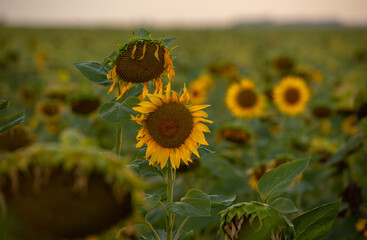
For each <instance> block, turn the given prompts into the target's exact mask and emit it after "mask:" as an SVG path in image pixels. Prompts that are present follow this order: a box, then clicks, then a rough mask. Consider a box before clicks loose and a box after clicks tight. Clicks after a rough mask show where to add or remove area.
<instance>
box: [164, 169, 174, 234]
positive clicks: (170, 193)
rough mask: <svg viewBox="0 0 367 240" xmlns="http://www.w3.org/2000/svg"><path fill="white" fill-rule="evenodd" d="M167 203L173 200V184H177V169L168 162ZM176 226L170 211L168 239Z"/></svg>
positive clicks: (167, 229) (167, 226) (167, 227)
mask: <svg viewBox="0 0 367 240" xmlns="http://www.w3.org/2000/svg"><path fill="white" fill-rule="evenodd" d="M167 165H168V166H167V205H168V204H170V203H172V202H173V186H174V184H175V178H176V171H174V170H173V168H172V166H171V164H169V163H168V164H167ZM173 226H174V216H173V215H172V214H170V213H168V217H167V221H166V231H167V240H172V231H173Z"/></svg>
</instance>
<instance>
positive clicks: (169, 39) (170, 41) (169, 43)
mask: <svg viewBox="0 0 367 240" xmlns="http://www.w3.org/2000/svg"><path fill="white" fill-rule="evenodd" d="M175 40H176V38H164V39H163V41H162V43H163V44H164V45H165V46H167V47H168V46H170V45H171V44H172V43H173V42H174V41H175Z"/></svg>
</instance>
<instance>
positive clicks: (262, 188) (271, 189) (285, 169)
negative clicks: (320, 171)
mask: <svg viewBox="0 0 367 240" xmlns="http://www.w3.org/2000/svg"><path fill="white" fill-rule="evenodd" d="M308 163H309V159H300V160H295V161H292V162H289V163H284V164H282V165H280V166H279V167H277V168H275V169H273V170H271V171H269V172H267V173H266V174H264V176H263V177H262V178H261V179H260V181H259V183H258V185H257V186H258V189H259V193H260V196H261V198H262V199H263V201H265V202H267V201H268V200H270V199H272V198H275V197H278V196H279V195H281V194H282V193H284V192H285V191H286V190H287V188H288V187H289V185H291V184H292V182H293V181H294V180H296V178H297V177H298V176H299V175H300V174H301V173H302V172H303V171H304V170H305V169H306V167H307V165H308Z"/></svg>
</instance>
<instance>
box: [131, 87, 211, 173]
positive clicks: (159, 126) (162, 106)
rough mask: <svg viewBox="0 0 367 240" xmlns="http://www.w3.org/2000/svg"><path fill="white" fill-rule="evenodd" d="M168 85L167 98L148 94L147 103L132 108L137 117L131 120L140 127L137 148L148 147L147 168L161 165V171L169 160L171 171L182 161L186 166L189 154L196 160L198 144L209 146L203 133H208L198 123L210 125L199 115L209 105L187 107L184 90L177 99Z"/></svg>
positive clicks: (204, 114) (186, 96) (186, 94)
mask: <svg viewBox="0 0 367 240" xmlns="http://www.w3.org/2000/svg"><path fill="white" fill-rule="evenodd" d="M170 88H171V85H170V83H168V85H167V89H166V94H165V95H162V94H154V95H153V94H148V95H147V96H148V98H149V100H150V101H143V102H141V103H140V104H139V105H140V107H135V108H133V109H134V110H135V111H137V112H140V113H141V115H140V116H136V117H134V116H132V120H134V121H136V122H137V123H138V124H140V125H142V126H143V127H142V128H141V129H140V130H139V133H138V135H137V137H136V139H137V140H138V143H137V145H136V147H137V148H138V147H141V146H143V145H144V144H146V145H147V150H146V155H145V158H146V159H148V158H150V159H149V161H150V162H149V164H151V165H152V164H156V163H158V164H160V166H161V168H163V167H164V166H165V165H166V164H167V161H168V159H170V162H171V165H172V166H173V168H175V169H176V168H179V166H180V162H181V160H182V161H183V162H184V163H185V164H186V165H188V164H189V162H192V160H191V154H192V153H194V154H195V155H196V156H198V157H200V156H199V153H198V151H197V149H198V147H199V145H200V144H203V145H208V143H207V142H206V140H205V136H204V133H203V132H208V133H209V132H210V131H209V129H208V127H207V126H206V125H204V124H203V123H201V122H207V123H212V121H210V120H207V119H205V118H206V117H208V115H207V113H206V112H204V111H200V110H201V109H203V108H206V107H209V106H210V105H189V94H188V92H187V89H186V86H185V87H184V92H183V94H182V95H181V96H179V95H178V94H177V93H176V92H175V91H171V89H170Z"/></svg>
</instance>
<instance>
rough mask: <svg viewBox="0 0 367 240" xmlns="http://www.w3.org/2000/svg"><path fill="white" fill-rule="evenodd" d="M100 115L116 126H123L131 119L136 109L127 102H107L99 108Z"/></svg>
mask: <svg viewBox="0 0 367 240" xmlns="http://www.w3.org/2000/svg"><path fill="white" fill-rule="evenodd" d="M98 113H99V116H100V117H101V118H103V119H104V120H105V121H106V122H108V123H109V124H111V125H112V126H114V127H122V126H124V125H125V124H126V123H128V122H129V121H130V118H131V116H130V115H131V114H134V113H135V111H134V110H132V109H131V107H130V106H129V105H128V104H127V103H126V102H122V103H119V102H110V103H105V104H103V105H102V107H101V108H100V109H99V112H98Z"/></svg>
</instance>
